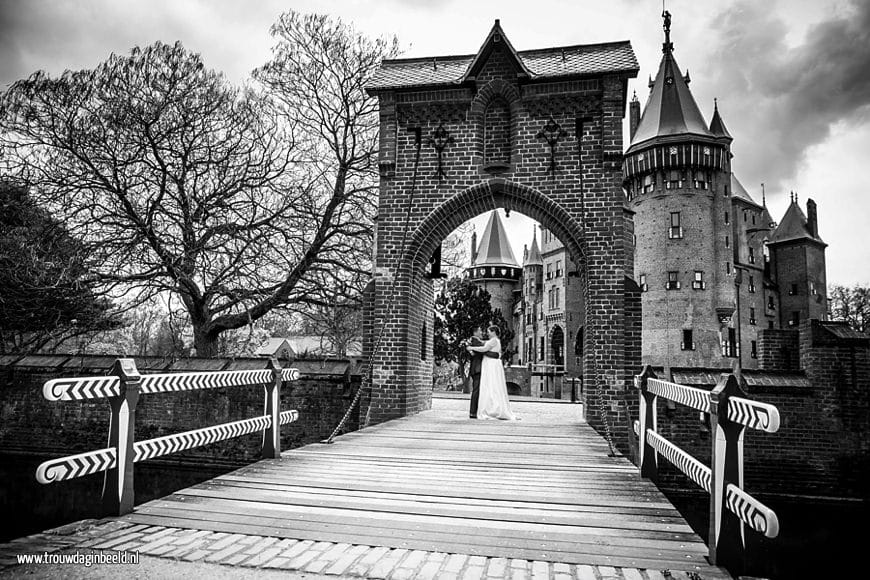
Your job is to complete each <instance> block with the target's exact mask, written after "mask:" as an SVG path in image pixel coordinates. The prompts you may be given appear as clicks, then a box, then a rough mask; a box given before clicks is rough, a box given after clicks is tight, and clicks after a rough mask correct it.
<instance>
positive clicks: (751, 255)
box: [749, 246, 755, 264]
mask: <svg viewBox="0 0 870 580" xmlns="http://www.w3.org/2000/svg"><path fill="white" fill-rule="evenodd" d="M749 263H750V264H754V263H755V248H753V247H751V246H750V248H749Z"/></svg>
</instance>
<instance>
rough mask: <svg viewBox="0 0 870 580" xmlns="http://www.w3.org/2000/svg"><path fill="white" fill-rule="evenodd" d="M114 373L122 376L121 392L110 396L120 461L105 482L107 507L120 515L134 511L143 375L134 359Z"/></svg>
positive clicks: (112, 443) (112, 442) (112, 439)
mask: <svg viewBox="0 0 870 580" xmlns="http://www.w3.org/2000/svg"><path fill="white" fill-rule="evenodd" d="M111 372H112V374H114V375H117V376H118V377H119V378H120V379H121V385H120V393H119V395H118V396H117V397H112V398H110V399H109V405H110V406H111V408H112V418H111V422H110V423H109V447H114V448H115V454H116V455H115V457H116V458H117V462H116V464H115V467H114V468H112V469H110V470H108V471H107V472H106V476H105V479H104V483H103V498H102V502H103V510H104V511H105V512H106V513H107V514H108V515H115V516H120V515H124V514H127V513H130V512H131V511H133V503H134V498H135V493H134V489H133V453H134V452H133V444H134V443H135V437H136V435H135V426H136V404H137V403H138V402H139V384H140V383H141V381H142V376H141V375H140V374H139V371H138V370H137V369H136V363H135V362H134V361H133V359H131V358H119V359H118V360H116V361H115V364H113V365H112V371H111Z"/></svg>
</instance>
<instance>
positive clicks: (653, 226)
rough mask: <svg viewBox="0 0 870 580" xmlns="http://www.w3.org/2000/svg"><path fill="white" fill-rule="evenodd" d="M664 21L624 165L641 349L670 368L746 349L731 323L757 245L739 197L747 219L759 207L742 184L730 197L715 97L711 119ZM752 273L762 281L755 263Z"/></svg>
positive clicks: (715, 362) (725, 358)
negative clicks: (751, 244)
mask: <svg viewBox="0 0 870 580" xmlns="http://www.w3.org/2000/svg"><path fill="white" fill-rule="evenodd" d="M670 23H671V17H670V14H669V13H668V12H665V13H664V32H665V41H664V43H663V45H662V53H663V54H662V60H661V64H660V66H659V70H658V73H657V74H656V77H655V80H654V81H652V83H651V90H650V95H649V98H648V100H647V103H646V105H645V107H644V110H643V114H642V116H641V118H640V121H639V122H638V124H637V128H636V129H635V130H634V131H633V135H632V139H631V145H630V146H629V148H628V150H627V151H626V154H625V161H624V164H623V171H624V176H625V183H624V186H625V190H626V194H627V198H628V202H629V207H630V209H631V210H633V211H634V212H635V218H634V222H635V235H636V239H637V245H636V248H635V268H634V273H635V280H636V282H637V283H638V284H639V285H640V287H641V291H642V293H641V301H642V316H643V335H642V336H643V338H642V345H643V347H642V348H643V350H642V357H643V362H644V363H648V364H654V365H664V366H665V367H667V368H671V367H685V366H694V367H699V366H703V367H714V368H722V367H730V366H733V363H734V359H737V358H738V357H740V355H741V343H744V344H745V345H746V346H744V348H743V351H744V353H745V354H747V355H749V352H746V351H751V350H752V348H751V346H750V345H751V341H753V340H755V338H754V335H752V333H749V332H747V333H743V336H741V333H740V329H739V328H738V327H737V319H738V318H739V319H740V320H741V321H743V320H744V318H745V319H746V321H748V316H747V317H741V316H738V314H739V313H742V312H743V310H744V308H746V309H747V314H748V313H749V311H748V308H750V307H749V306H748V305H747V303H748V301H746V300H744V301H741V300H739V298H740V297H742V296H743V293H744V292H747V291H748V285H747V284H746V282H745V281H744V280H743V278H742V277H737V276H736V272H737V270H738V269H740V268H743V266H744V264H748V262H749V254H750V253H751V254H753V255H754V254H755V253H756V250H754V249H753V250H752V252H750V251H749V250H748V249H746V248H743V247H741V244H745V243H746V242H747V240H748V237H747V236H748V235H749V234H748V233H747V228H746V227H744V222H743V219H744V218H743V206H746V209H747V213H746V216H747V218H746V219H747V222H746V223H747V224H748V223H749V221H748V220H749V213H750V206H751V210H752V212H757V213H758V216H756V217H754V218H753V220H754V221H755V222H758V221H759V218H760V215H761V212H762V210H763V208H762V206H758V205H757V204H756V203H755V202H754V201H752V199H751V197H749V194H748V193H746V192H745V190H744V189H743V187H742V186H739V187H738V189H739V195H740V197H741V201H740V202H735V201H734V200H733V196H734V190H735V187H736V186H737V185H738V182H737V181H736V179H735V178H733V176H732V174H731V141H732V137H731V135H730V134H729V132H728V130H727V128H726V127H725V124H724V122H723V120H722V117H721V116H720V114H719V110H718V104H717V106H716V107H715V110H714V113H713V117H712V119H711V122H710V124H709V125H708V124H707V123H706V122H705V121H704V118H703V116H702V114H701V111H700V110H699V108H698V105H697V103H696V102H695V99H694V97H693V96H692V93H691V91H690V90H689V86H688V85H689V78H688V74H686V75H685V76H684V75H683V74H682V73H681V72H680V68H679V66H678V65H677V62H676V60H675V58H674V46H673V43H672V42H671V39H670ZM738 204H743V205H740V206H739V207H738ZM738 220H739V223H738ZM756 237H757V236H756ZM753 239H755V238H753ZM760 244H761V242H760V241H759V242H758V247H759V250H760V248H761V245H760ZM758 253H759V254H760V251H759V252H758ZM741 272H742V270H741ZM752 277H753V281H754V285H755V287H756V288H758V287H760V286H761V284H762V279H763V264H762V263H761V262H759V273H758V274H752ZM746 278H747V279H748V276H747V277H746ZM756 278H757V280H755V279H756ZM738 282H739V283H740V284H739V286H738ZM738 288H740V295H739V296H738ZM759 302H760V300H759ZM738 304H739V305H740V310H739V311H738V310H737V308H738ZM753 308H754V307H753ZM753 312H756V311H753ZM756 314H757V313H756ZM744 324H745V323H744ZM741 326H742V324H741ZM745 359H746V360H744V361H743V366H744V367H751V366H753V362H754V361H751V360H749V356H746V357H745Z"/></svg>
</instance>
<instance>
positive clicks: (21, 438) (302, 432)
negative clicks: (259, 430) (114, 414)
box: [0, 356, 360, 465]
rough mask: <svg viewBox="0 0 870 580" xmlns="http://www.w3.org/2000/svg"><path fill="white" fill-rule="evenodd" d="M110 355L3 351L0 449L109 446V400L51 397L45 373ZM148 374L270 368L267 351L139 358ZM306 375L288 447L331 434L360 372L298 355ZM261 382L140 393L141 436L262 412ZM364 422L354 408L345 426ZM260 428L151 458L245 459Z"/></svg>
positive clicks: (101, 365)
mask: <svg viewBox="0 0 870 580" xmlns="http://www.w3.org/2000/svg"><path fill="white" fill-rule="evenodd" d="M113 361H114V359H113V358H111V357H84V358H82V357H70V356H59V357H54V356H29V357H25V358H23V359H21V358H20V357H2V359H0V452H2V453H11V454H28V455H52V456H61V455H68V454H73V453H79V452H83V451H91V450H94V449H99V448H102V447H105V446H106V441H107V438H108V428H109V405H108V402H107V401H106V400H94V401H58V402H54V401H47V400H45V399H44V398H43V396H42V385H43V383H44V382H45V381H47V380H49V379H53V378H58V377H64V376H66V377H71V376H89V375H105V374H106V373H107V371H108V369H109V368H110V367H111V365H112V362H113ZM136 362H137V367H138V368H139V370H140V372H142V373H143V374H146V373H155V372H174V371H177V372H183V371H190V370H203V367H210V368H211V369H213V370H217V369H220V370H240V369H255V368H265V364H266V363H265V360H264V359H236V360H229V359H187V360H180V361H176V362H175V363H173V364H171V365H170V364H169V363H167V362H166V361H163V360H161V359H156V358H154V359H151V358H137V359H136ZM293 366H295V367H296V368H299V370H300V372H301V378H300V380H298V381H293V382H289V383H285V386H284V387H283V388H282V391H281V410H287V409H296V410H298V411H299V420H298V421H297V422H294V423H291V424H289V425H285V426H284V427H282V428H281V444H282V448H284V449H289V448H292V447H298V446H300V445H304V444H307V443H313V442H316V441H320V440H322V439H325V438H326V437H327V436H328V435H329V434H330V432H331V431H332V430H333V429H334V428H335V426H336V425H337V424H338V422H339V420H340V419H341V417H342V415H343V414H344V412H345V410H346V409H347V407H348V405H349V404H350V402H351V400H352V398H353V395H354V394H355V392H356V389H357V388H359V384H360V377H359V375H358V374H355V373H351V372H350V370H351V369H350V363H349V362H348V361H346V360H345V361H335V360H332V361H297V362H295V363H294V364H293ZM263 405H264V390H263V388H262V387H236V388H221V389H205V390H200V391H188V392H181V393H157V394H149V395H141V396H140V398H139V403H138V406H137V411H136V439H137V440H140V441H141V440H144V439H150V438H153V437H160V436H163V435H169V434H172V433H179V432H182V431H188V430H191V429H197V428H200V427H208V426H211V425H217V424H220V423H226V422H229V421H237V420H240V419H247V418H250V417H255V416H259V415H262V414H263V412H264V406H263ZM357 428H358V421H357V418H356V416H355V415H354V416H353V417H352V418H351V420H350V421H349V424H348V426H347V428H346V430H347V431H353V430H355V429H357ZM261 441H262V436H261V435H260V434H251V435H247V436H244V437H240V438H236V439H230V440H227V441H223V442H219V443H215V444H212V445H208V446H205V447H200V448H196V449H191V450H189V451H186V452H183V453H178V454H173V455H167V456H165V457H164V458H160V459H156V460H153V461H156V462H160V461H170V462H175V461H181V462H184V461H193V462H195V464H197V465H208V464H243V463H247V462H250V461H252V460H256V459H259V457H260V445H261Z"/></svg>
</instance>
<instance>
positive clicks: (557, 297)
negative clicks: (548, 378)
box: [553, 287, 560, 308]
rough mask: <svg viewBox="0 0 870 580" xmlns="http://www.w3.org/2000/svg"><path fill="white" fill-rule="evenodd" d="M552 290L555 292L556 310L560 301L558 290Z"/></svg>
mask: <svg viewBox="0 0 870 580" xmlns="http://www.w3.org/2000/svg"><path fill="white" fill-rule="evenodd" d="M553 290H555V291H556V308H559V303H560V301H559V288H558V287H556V288H554V289H553Z"/></svg>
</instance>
